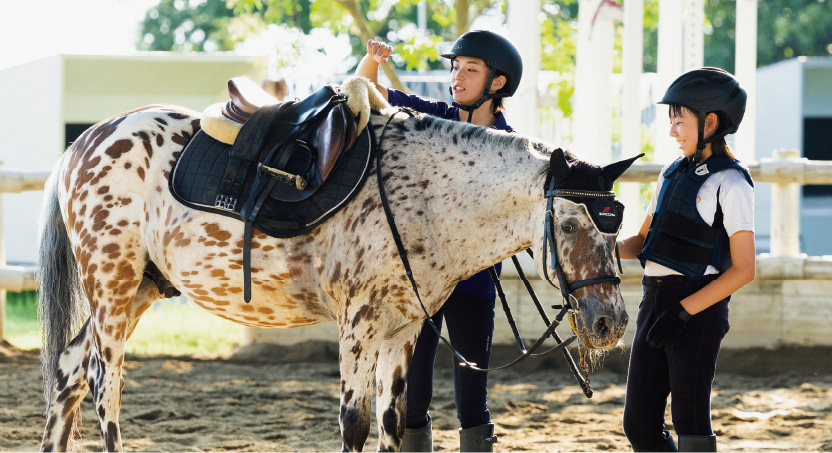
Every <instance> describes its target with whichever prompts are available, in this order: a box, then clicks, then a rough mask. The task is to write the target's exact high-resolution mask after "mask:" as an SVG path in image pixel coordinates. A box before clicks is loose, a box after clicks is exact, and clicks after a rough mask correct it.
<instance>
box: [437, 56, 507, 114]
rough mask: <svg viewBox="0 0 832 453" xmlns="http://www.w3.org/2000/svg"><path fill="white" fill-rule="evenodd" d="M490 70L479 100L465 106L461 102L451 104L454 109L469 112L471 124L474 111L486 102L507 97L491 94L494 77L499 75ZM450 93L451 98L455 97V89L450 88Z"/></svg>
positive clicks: (503, 94)
mask: <svg viewBox="0 0 832 453" xmlns="http://www.w3.org/2000/svg"><path fill="white" fill-rule="evenodd" d="M488 69H489V72H488V80H487V81H486V82H485V88H483V91H482V95H481V96H480V98H479V99H477V101H476V102H474V103H473V104H471V105H463V104H460V103H459V102H456V101H453V102H452V103H451V104H452V105H453V106H454V107H456V108H458V109H460V110H464V111H466V112H468V122H469V123H470V122H471V120H472V119H473V118H474V110H476V109H478V108H480V107H481V106H482V105H483V104H484V103H485V102H487V101H489V100H491V99H496V98H502V97H505V93H494V94H491V93H489V91H491V84H492V83H493V82H494V76H495V75H497V71H496V70H495V69H494V68H492V67H490V66H489V67H488ZM448 91H449V92H450V93H451V97H453V95H454V90H453V88H451V87H448Z"/></svg>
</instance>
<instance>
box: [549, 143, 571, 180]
mask: <svg viewBox="0 0 832 453" xmlns="http://www.w3.org/2000/svg"><path fill="white" fill-rule="evenodd" d="M549 169H550V170H551V171H552V176H554V178H555V182H563V181H564V180H565V179H566V178H568V177H569V173H571V172H572V166H571V165H569V162H568V161H567V160H566V156H565V155H564V154H563V150H562V149H560V148H558V149H556V150H554V151H552V155H551V156H549Z"/></svg>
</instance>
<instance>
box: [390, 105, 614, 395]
mask: <svg viewBox="0 0 832 453" xmlns="http://www.w3.org/2000/svg"><path fill="white" fill-rule="evenodd" d="M399 112H404V113H407V114H408V115H410V116H411V117H413V116H415V115H414V114H413V112H412V111H410V110H409V109H402V108H400V109H399V110H398V111H396V112H395V113H394V114H392V115H390V118H389V119H388V120H387V123H386V124H385V125H384V127H383V128H382V131H381V134H380V136H379V141H378V148H377V150H376V176H377V181H378V190H379V195H380V196H381V204H382V207H383V208H384V213H385V215H386V217H387V223H388V225H389V226H390V231H391V233H392V234H393V240H394V241H395V243H396V248H397V249H398V251H399V258H400V259H401V261H402V264H403V265H404V269H405V274H406V275H407V278H408V279H409V280H410V285H411V287H412V288H413V292H414V293H415V294H416V298H417V299H418V300H419V304H420V305H421V306H422V311H423V312H424V313H425V317H426V320H427V322H428V324H430V326H431V327H432V328H433V330H434V332H436V335H437V336H438V337H439V338H440V339H441V340H442V341H443V342H444V343H445V345H446V346H448V348H449V349H450V350H451V352H452V353H453V354H454V356H455V357H456V358H457V359H458V360H459V361H460V364H459V365H460V366H462V367H465V368H468V369H471V370H474V371H496V370H502V369H505V368H508V367H510V366H513V365H515V364H517V363H519V362H521V361H523V360H525V359H526V358H528V357H531V356H535V357H537V356H542V355H544V354H548V353H549V352H552V351H555V350H560V351H561V352H562V353H563V354H564V357H565V358H566V360H567V363H568V364H569V366H570V369H571V370H572V372H573V374H574V375H575V377H576V379H577V380H578V383H579V384H580V386H581V388H582V390H583V392H584V395H586V396H587V398H590V397H592V388H591V387H590V385H589V382H588V380H586V379H585V378H584V377H583V376H582V375H581V372H580V371H579V370H578V368H577V366H576V365H575V361H574V360H573V359H572V356H571V355H570V353H569V350H568V349H566V346H568V345H569V344H571V343H572V342H574V341H575V339H576V338H577V330H576V329H575V326H574V323H573V325H572V330H573V333H575V335H572V336H571V337H569V338H567V339H566V340H565V341H564V340H562V339H561V338H560V336H559V335H558V333H557V332H556V331H555V329H556V328H557V327H558V326H559V325H560V323H561V322H562V320H563V317H564V316H565V315H566V314H567V313H568V312H570V311H571V312H577V311H578V309H579V307H578V304H577V299H575V297H574V296H572V293H573V292H574V291H576V290H578V289H579V288H583V287H585V286H589V285H593V284H597V283H613V284H616V285H618V284H619V283H620V282H621V279H620V278H619V277H618V276H617V275H605V276H601V277H596V278H591V279H586V280H578V281H574V282H572V283H569V282H568V281H567V279H566V275H565V273H564V271H563V268H562V267H561V265H560V260H559V259H558V253H557V244H556V236H555V229H554V228H555V222H554V211H553V209H554V208H553V205H554V199H555V197H581V198H586V197H589V198H613V199H614V198H615V192H612V191H609V192H606V191H605V192H596V191H578V190H563V189H555V188H554V187H555V178H554V177H552V175H551V172H550V174H549V175H548V176H547V183H546V185H547V190H546V192H545V196H546V220H545V225H544V229H545V232H544V238H543V256H542V259H543V268H544V276H545V278H546V281H548V282H549V283H550V284H551V285H552V286H554V287H556V288H559V289H560V291H561V295H562V296H563V298H564V299H565V300H566V301H568V303H565V304H562V305H555V306H553V307H554V308H557V309H560V312H559V313H558V314H557V316H555V319H554V321H550V320H549V318H548V316H547V315H546V312H545V310H544V309H543V307H542V305H541V304H540V301H539V300H538V299H537V296H536V295H535V293H534V290H533V289H532V286H531V284H530V283H529V281H528V279H527V278H526V276H525V274H524V273H523V270H522V269H521V267H520V263H519V261H518V260H517V257H516V256H512V257H511V258H512V261H513V262H514V265H515V267H516V268H517V272H518V275H519V276H520V278H521V279H522V280H523V283H524V284H525V286H526V289H527V290H528V292H529V295H530V296H531V298H532V300H533V301H534V303H535V305H536V306H537V309H538V311H539V312H540V315H541V318H542V319H543V321H544V323H545V324H546V331H544V332H543V334H542V335H541V336H540V338H538V339H537V341H535V342H534V344H533V345H532V346H531V347H530V348H528V349H526V348H525V345H524V344H523V340H522V338H521V337H520V334H519V333H518V331H517V326H516V325H515V323H514V319H513V318H512V316H511V312H510V310H509V308H508V303H507V302H506V299H505V294H504V293H503V290H502V286H501V285H500V280H499V277H497V272H496V269H495V268H494V267H493V266H492V267H491V268H490V269H489V270H490V273H491V278H492V279H493V280H494V283H495V285H496V287H497V292H498V294H499V296H500V300H501V302H502V304H503V308H504V310H505V311H506V316H507V317H508V320H509V325H510V326H511V329H512V331H513V333H514V336H515V338H516V340H517V342H518V345H519V346H520V350H521V352H522V355H520V356H519V357H517V358H516V359H514V360H513V361H511V362H509V363H507V364H505V365H502V366H498V367H494V368H479V367H478V366H476V364H474V363H471V362H469V361H468V360H466V359H465V357H463V356H462V354H460V353H459V351H457V350H456V348H454V347H453V346H452V345H451V343H450V342H449V341H448V340H447V339H446V338H445V337H443V336H442V334H441V332H440V329H439V328H438V327H437V326H436V324H435V323H434V322H433V319H432V318H431V316H430V313H428V311H427V308H425V304H424V303H423V302H422V297H421V296H420V295H419V289H418V287H417V286H416V280H415V279H414V278H413V271H412V269H411V267H410V261H409V260H408V258H407V251H406V250H405V248H404V244H403V242H402V238H401V235H400V234H399V230H398V228H397V227H396V222H395V219H394V217H393V212H392V210H391V209H390V203H389V201H388V199H387V194H386V191H385V189H384V180H383V178H382V172H381V157H382V143H383V140H384V132H385V131H386V130H387V126H388V125H390V122H391V121H392V120H393V117H395V115H396V113H399ZM547 245H548V252H549V253H548V254H549V256H550V257H551V258H550V260H549V263H550V265H551V268H552V270H554V271H555V274H556V275H557V278H558V284H555V283H554V282H552V280H551V279H550V278H549V273H548V272H547V271H546V263H547V259H546V255H547V253H546V252H547ZM527 251H528V252H529V254H530V255H531V254H532V252H531V250H527ZM617 255H618V249H617V247H616V256H617ZM619 267H620V262H619ZM572 300H575V303H574V304H573V303H572ZM570 315H571V313H570ZM570 321H571V318H570ZM550 336H551V337H552V338H553V339H554V340H555V342H556V343H557V346H555V347H553V348H551V349H549V350H547V351H545V352H543V353H540V354H534V351H535V350H537V349H538V348H539V347H540V346H541V345H542V344H543V342H544V341H545V340H546V339H547V338H549V337H550Z"/></svg>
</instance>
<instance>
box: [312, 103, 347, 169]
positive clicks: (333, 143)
mask: <svg viewBox="0 0 832 453" xmlns="http://www.w3.org/2000/svg"><path fill="white" fill-rule="evenodd" d="M356 130H357V127H356V124H355V117H354V116H353V114H352V112H351V111H350V109H348V108H347V107H346V106H345V104H344V103H341V104H338V105H336V106H335V107H334V108H333V109H332V110H330V111H329V114H328V115H327V117H326V120H324V123H323V124H322V125H321V127H320V128H319V129H318V135H317V140H316V143H317V148H318V173H319V176H320V178H321V181H325V180H326V178H327V176H329V173H330V172H331V171H332V169H333V168H335V164H336V163H337V162H338V158H339V157H340V156H341V153H342V152H344V151H346V150H348V149H350V148H352V147H353V145H354V144H355V139H356V138H357V136H356Z"/></svg>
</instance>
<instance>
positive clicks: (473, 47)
mask: <svg viewBox="0 0 832 453" xmlns="http://www.w3.org/2000/svg"><path fill="white" fill-rule="evenodd" d="M442 57H444V58H449V59H451V60H453V59H454V58H456V57H471V58H479V59H480V60H483V61H484V62H485V63H486V64H487V65H488V66H490V67H491V68H492V69H496V70H498V71H500V72H503V73H505V74H506V75H507V76H508V83H507V84H506V87H504V88H503V89H502V90H500V91H501V92H504V93H507V96H512V95H513V94H514V93H515V92H516V91H517V87H518V86H519V85H520V78H521V77H522V76H523V60H522V59H521V58H520V52H518V51H517V48H516V47H514V44H512V43H511V41H509V40H508V39H506V38H504V37H502V36H500V35H498V34H496V33H493V32H490V31H486V30H474V31H469V32H467V33H465V34H463V35H462V36H460V37H459V38H458V39H457V40H456V42H454V45H453V47H452V48H451V51H450V52H449V53H445V54H442Z"/></svg>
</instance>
